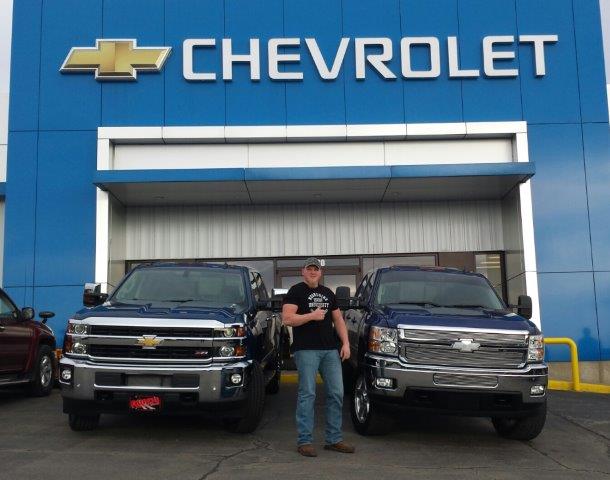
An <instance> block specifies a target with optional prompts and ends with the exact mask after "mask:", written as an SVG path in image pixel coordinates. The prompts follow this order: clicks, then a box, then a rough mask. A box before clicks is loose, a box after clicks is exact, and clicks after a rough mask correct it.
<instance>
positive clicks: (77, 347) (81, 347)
mask: <svg viewBox="0 0 610 480" xmlns="http://www.w3.org/2000/svg"><path fill="white" fill-rule="evenodd" d="M72 353H75V354H76V355H84V354H86V353H87V345H85V344H84V343H78V342H77V343H75V344H74V345H72Z"/></svg>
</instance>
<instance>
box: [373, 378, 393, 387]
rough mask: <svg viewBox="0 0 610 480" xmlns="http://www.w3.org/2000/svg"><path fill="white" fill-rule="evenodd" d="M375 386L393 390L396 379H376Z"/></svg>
mask: <svg viewBox="0 0 610 480" xmlns="http://www.w3.org/2000/svg"><path fill="white" fill-rule="evenodd" d="M375 386H376V387H377V388H393V387H394V379H393V378H376V379H375Z"/></svg>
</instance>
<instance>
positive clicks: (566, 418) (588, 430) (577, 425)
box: [549, 412, 610, 442]
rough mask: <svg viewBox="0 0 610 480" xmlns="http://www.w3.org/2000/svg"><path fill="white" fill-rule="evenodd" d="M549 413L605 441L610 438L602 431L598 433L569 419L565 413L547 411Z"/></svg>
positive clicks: (608, 440) (609, 440)
mask: <svg viewBox="0 0 610 480" xmlns="http://www.w3.org/2000/svg"><path fill="white" fill-rule="evenodd" d="M549 413H550V414H551V415H555V416H556V417H559V418H561V419H562V420H565V421H566V422H568V423H571V424H572V425H574V426H576V427H579V428H582V429H583V430H585V431H587V432H589V433H592V434H593V435H595V436H596V437H600V438H603V439H604V440H605V441H606V442H610V438H608V437H607V436H606V435H604V434H603V433H599V432H596V431H595V430H592V429H590V428H588V427H585V426H584V425H582V424H580V423H578V422H577V421H575V420H573V419H571V418H570V417H567V416H565V415H562V414H561V413H555V412H549Z"/></svg>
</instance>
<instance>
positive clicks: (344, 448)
mask: <svg viewBox="0 0 610 480" xmlns="http://www.w3.org/2000/svg"><path fill="white" fill-rule="evenodd" d="M324 450H332V451H333V452H340V453H354V452H355V451H356V449H355V448H354V447H353V446H352V445H350V444H349V443H345V442H343V441H341V442H337V443H333V444H332V445H324Z"/></svg>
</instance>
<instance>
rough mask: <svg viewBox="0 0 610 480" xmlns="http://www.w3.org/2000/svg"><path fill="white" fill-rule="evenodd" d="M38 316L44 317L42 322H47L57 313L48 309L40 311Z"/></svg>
mask: <svg viewBox="0 0 610 480" xmlns="http://www.w3.org/2000/svg"><path fill="white" fill-rule="evenodd" d="M38 316H39V317H40V318H42V320H41V323H47V320H48V319H49V318H53V317H54V316H55V314H54V313H53V312H49V311H46V310H45V311H44V312H40V313H39V314H38Z"/></svg>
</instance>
